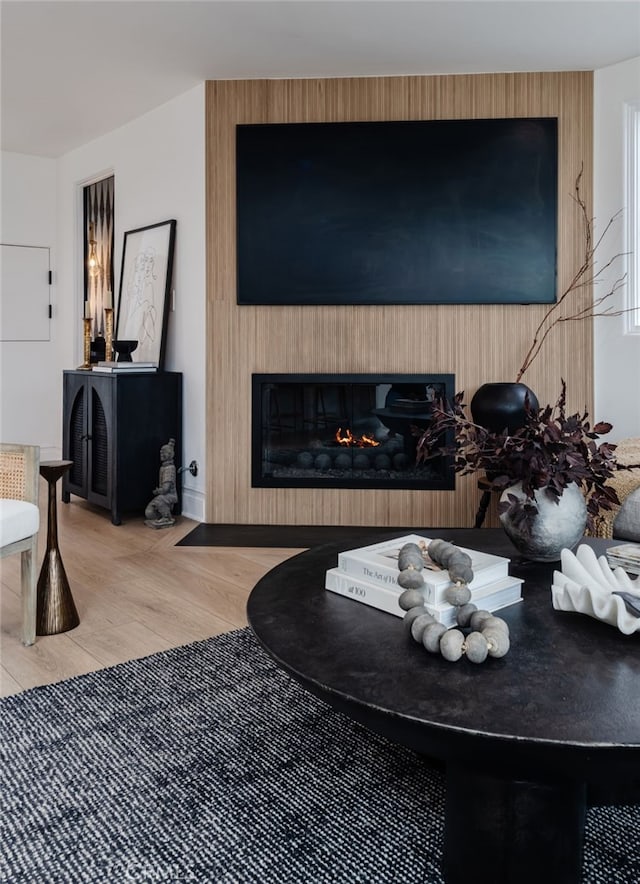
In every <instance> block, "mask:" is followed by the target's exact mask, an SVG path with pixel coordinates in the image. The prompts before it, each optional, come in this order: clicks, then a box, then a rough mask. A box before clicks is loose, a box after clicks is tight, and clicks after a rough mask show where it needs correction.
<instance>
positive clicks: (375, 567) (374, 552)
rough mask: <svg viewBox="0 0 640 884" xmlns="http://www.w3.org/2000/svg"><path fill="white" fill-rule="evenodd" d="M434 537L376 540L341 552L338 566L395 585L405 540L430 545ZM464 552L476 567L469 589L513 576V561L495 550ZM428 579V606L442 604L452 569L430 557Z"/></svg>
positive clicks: (354, 574)
mask: <svg viewBox="0 0 640 884" xmlns="http://www.w3.org/2000/svg"><path fill="white" fill-rule="evenodd" d="M432 539H433V538H430V537H423V536H421V535H419V534H408V535H406V536H405V537H398V538H396V539H394V540H385V541H383V542H382V543H373V544H371V545H370V546H363V547H360V549H350V550H347V551H345V552H341V553H338V568H340V570H341V571H344V572H345V573H346V574H349V575H350V576H351V577H356V578H358V579H359V580H366V581H367V582H368V583H376V584H379V585H380V586H387V587H392V586H395V585H397V582H398V574H399V573H400V572H399V571H398V554H399V552H400V549H401V548H402V547H403V546H404V545H405V543H417V544H418V545H419V546H423V547H424V548H425V550H426V547H428V546H429V544H430V543H431V540H432ZM458 549H460V550H462V552H465V553H467V554H468V555H469V556H470V557H471V567H472V568H473V574H474V577H473V580H472V581H471V583H470V584H469V589H470V590H471V591H472V592H473V590H475V589H480V588H481V587H483V586H487V584H490V583H493V582H494V581H496V580H500V579H501V578H503V577H508V576H509V562H510V560H509V559H507V558H504V557H503V556H494V555H492V554H491V553H485V552H480V551H479V550H475V549H466V548H465V547H463V546H460V547H458ZM422 576H423V578H424V587H423V590H424V593H425V600H426V603H427V604H428V605H438V604H441V603H442V602H444V600H445V599H444V595H445V592H446V591H447V589H448V587H449V586H451V580H450V579H449V572H448V571H447V570H446V569H444V568H441V567H440V566H439V565H437V564H436V563H434V562H431V560H430V559H429V558H428V556H427V557H426V558H425V567H424V568H423V570H422Z"/></svg>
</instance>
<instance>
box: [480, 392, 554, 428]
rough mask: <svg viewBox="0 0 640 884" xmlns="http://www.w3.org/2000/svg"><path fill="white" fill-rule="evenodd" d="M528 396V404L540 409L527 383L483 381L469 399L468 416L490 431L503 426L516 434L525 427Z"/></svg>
mask: <svg viewBox="0 0 640 884" xmlns="http://www.w3.org/2000/svg"><path fill="white" fill-rule="evenodd" d="M527 396H528V401H529V407H530V408H533V409H537V408H539V404H538V399H537V397H536V394H535V393H534V392H533V390H530V389H529V387H527V385H526V384H516V383H509V382H504V383H495V384H482V386H481V387H478V389H477V391H476V393H475V394H474V396H473V398H472V400H471V403H470V408H471V416H472V417H473V420H474V422H475V423H476V424H479V425H480V426H481V427H484V428H485V429H486V430H489V431H490V432H492V433H501V432H502V431H503V430H504V429H506V430H507V432H508V433H515V431H516V430H519V429H520V428H521V427H523V426H524V421H525V417H526V408H525V401H526V399H527Z"/></svg>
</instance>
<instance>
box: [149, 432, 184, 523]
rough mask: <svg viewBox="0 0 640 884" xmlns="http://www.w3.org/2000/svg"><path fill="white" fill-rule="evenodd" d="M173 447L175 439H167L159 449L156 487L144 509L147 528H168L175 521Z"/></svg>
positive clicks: (175, 494) (176, 498) (175, 496)
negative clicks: (173, 513) (172, 513)
mask: <svg viewBox="0 0 640 884" xmlns="http://www.w3.org/2000/svg"><path fill="white" fill-rule="evenodd" d="M175 447H176V442H175V439H169V441H168V442H167V444H166V445H163V446H162V448H161V449H160V474H159V479H158V487H157V488H154V490H153V494H154V497H153V499H152V500H151V501H150V502H149V503H148V504H147V508H146V509H145V511H144V515H145V522H144V523H145V525H148V526H149V528H168V527H169V526H171V525H174V524H175V521H176V520H175V519H174V518H173V517H172V515H171V510H172V509H173V507H174V504H176V503H177V502H178V493H177V491H176V468H175V464H174V462H173V458H174V455H175Z"/></svg>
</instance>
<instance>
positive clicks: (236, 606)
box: [0, 481, 299, 696]
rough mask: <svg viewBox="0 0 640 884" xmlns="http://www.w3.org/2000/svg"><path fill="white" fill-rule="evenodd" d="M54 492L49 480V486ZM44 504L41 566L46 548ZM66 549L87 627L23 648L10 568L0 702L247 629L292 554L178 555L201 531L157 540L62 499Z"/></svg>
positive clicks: (138, 526)
mask: <svg viewBox="0 0 640 884" xmlns="http://www.w3.org/2000/svg"><path fill="white" fill-rule="evenodd" d="M41 484H42V485H43V486H44V485H45V483H44V481H43V482H42V483H41ZM44 492H45V493H44V494H42V495H41V499H40V514H41V528H40V536H39V558H38V566H39V564H40V562H41V561H42V558H43V556H44V550H45V548H46V535H47V528H46V524H47V523H46V496H45V495H46V486H45V488H44ZM57 510H58V543H59V547H60V553H61V557H62V561H63V563H64V567H65V571H66V573H67V577H68V579H69V585H70V587H71V590H72V594H73V599H74V602H75V605H76V608H77V610H78V614H79V617H80V625H79V626H77V627H76V628H75V629H73V630H70V631H69V632H65V633H60V634H58V635H51V636H37V637H36V643H35V644H34V645H32V646H31V647H24V646H23V645H22V643H21V642H20V556H19V555H14V556H8V557H7V558H4V559H2V560H1V561H0V568H1V571H0V582H1V590H2V591H1V593H0V596H1V603H2V605H1V620H0V639H1V645H0V677H1V681H0V695H2V696H7V695H9V694H14V693H18V692H19V691H22V690H24V689H26V688H31V687H34V686H35V685H42V684H49V683H51V682H55V681H60V680H62V679H66V678H71V677H72V676H74V675H80V674H82V673H86V672H93V671H95V670H97V669H103V668H104V667H106V666H112V665H114V664H116V663H122V662H124V661H126V660H131V659H135V658H137V657H143V656H146V655H147V654H152V653H155V652H156V651H163V650H167V649H168V648H173V647H177V646H179V645H183V644H187V643H189V642H192V641H196V640H198V639H202V638H207V637H208V636H212V635H218V634H220V633H222V632H228V631H230V630H232V629H237V628H239V627H242V626H246V625H247V620H246V615H245V605H246V601H247V597H248V595H249V593H250V591H251V589H252V588H253V586H254V585H255V583H256V582H257V581H258V580H259V579H260V577H262V575H263V574H265V573H266V572H267V571H268V570H269V569H270V568H272V567H274V566H275V565H277V564H278V563H279V562H281V561H284V560H285V559H287V558H289V557H290V556H291V555H293V554H295V553H296V552H299V550H292V549H245V548H237V547H233V548H231V547H177V546H176V545H175V544H176V543H177V541H178V540H180V538H182V537H183V536H184V535H186V534H188V533H189V531H191V530H192V529H193V528H194V527H195V526H196V524H197V523H196V522H193V521H190V520H188V519H185V518H182V517H179V518H178V520H177V521H176V524H175V525H174V526H173V527H171V528H165V529H162V530H159V531H156V530H154V529H152V528H148V527H146V525H145V524H144V521H143V519H142V518H127V519H126V520H123V524H122V525H120V526H118V527H116V526H114V525H112V524H111V521H110V518H109V515H108V513H107V511H106V510H102V509H99V508H95V507H92V506H91V505H89V504H87V503H86V502H85V501H83V500H81V499H79V498H76V497H72V498H71V502H70V503H69V504H63V503H62V502H61V501H60V500H58V505H57Z"/></svg>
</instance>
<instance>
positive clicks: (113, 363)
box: [96, 359, 158, 371]
mask: <svg viewBox="0 0 640 884" xmlns="http://www.w3.org/2000/svg"><path fill="white" fill-rule="evenodd" d="M96 364H97V365H100V366H102V365H104V366H106V367H107V368H122V369H124V370H125V371H126V369H132V368H157V367H158V363H157V362H144V361H142V360H141V361H140V362H137V361H136V360H135V359H133V360H132V361H131V362H125V361H123V360H117V359H102V360H100V362H98V363H96Z"/></svg>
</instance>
